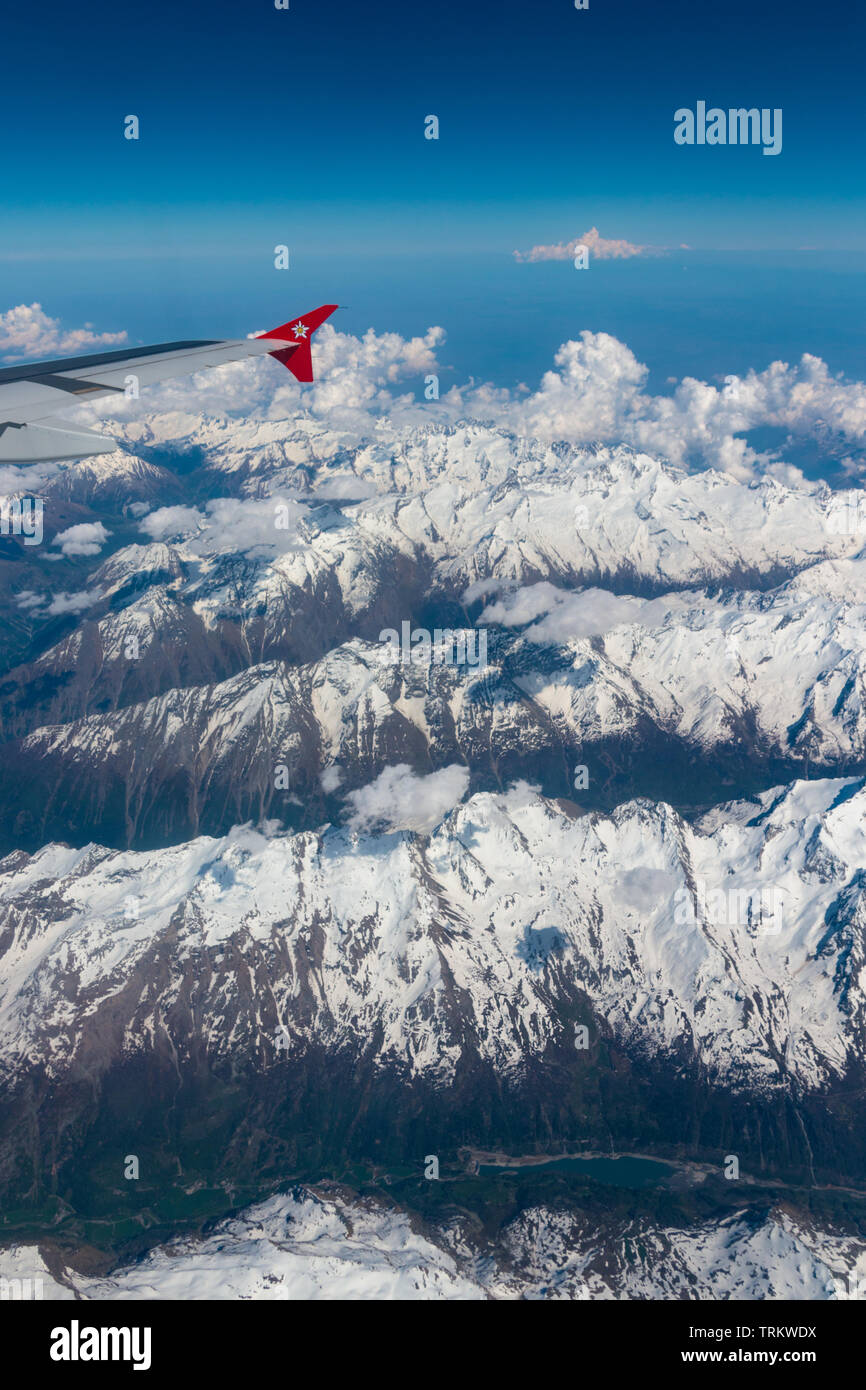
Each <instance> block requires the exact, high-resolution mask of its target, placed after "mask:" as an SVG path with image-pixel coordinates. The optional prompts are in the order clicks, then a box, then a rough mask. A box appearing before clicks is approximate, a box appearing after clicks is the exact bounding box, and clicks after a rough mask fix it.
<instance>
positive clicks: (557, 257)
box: [514, 227, 655, 262]
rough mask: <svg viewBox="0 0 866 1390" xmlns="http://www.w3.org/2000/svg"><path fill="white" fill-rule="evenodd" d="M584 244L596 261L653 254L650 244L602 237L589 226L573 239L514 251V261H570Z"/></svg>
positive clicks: (621, 259) (625, 259)
mask: <svg viewBox="0 0 866 1390" xmlns="http://www.w3.org/2000/svg"><path fill="white" fill-rule="evenodd" d="M581 246H585V247H586V249H587V250H588V251H589V253H590V256H591V257H592V258H593V259H594V260H596V261H627V260H631V258H632V257H633V256H649V255H652V254H654V250H655V248H653V247H651V246H637V245H635V243H634V242H632V241H618V240H616V239H613V240H611V239H609V238H608V237H603V236H601V234H600V233H599V230H598V228H597V227H590V229H589V231H588V232H584V234H583V236H576V237H575V238H574V240H573V241H560V242H555V243H554V244H553V245H551V246H533V248H532V250H531V251H515V252H514V259H515V260H516V261H530V262H531V261H572V260H574V257H575V256H576V255H577V252H578V249H579V248H580V247H581Z"/></svg>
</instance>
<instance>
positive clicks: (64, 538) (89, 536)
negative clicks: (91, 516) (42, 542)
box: [51, 521, 108, 555]
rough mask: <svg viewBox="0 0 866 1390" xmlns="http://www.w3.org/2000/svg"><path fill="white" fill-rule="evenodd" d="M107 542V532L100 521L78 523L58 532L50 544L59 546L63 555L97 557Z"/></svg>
mask: <svg viewBox="0 0 866 1390" xmlns="http://www.w3.org/2000/svg"><path fill="white" fill-rule="evenodd" d="M107 540H108V532H107V531H106V529H105V527H104V526H103V524H102V522H101V521H80V522H78V524H77V525H76V526H68V527H67V528H66V530H65V531H58V532H57V535H56V536H55V537H54V540H53V541H52V542H51V544H52V545H59V546H60V550H61V553H62V554H63V555H98V554H99V552H100V550H101V549H102V547H103V546H104V545H105V542H106V541H107Z"/></svg>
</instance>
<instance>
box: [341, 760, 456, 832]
mask: <svg viewBox="0 0 866 1390" xmlns="http://www.w3.org/2000/svg"><path fill="white" fill-rule="evenodd" d="M468 789H469V769H468V768H466V767H462V766H461V765H460V764H459V763H452V765H451V766H450V767H443V768H442V769H441V771H439V772H431V773H430V774H429V775H428V776H419V775H418V774H417V773H415V772H413V771H412V769H411V767H410V766H409V764H408V763H398V765H397V766H396V767H386V768H385V771H384V772H382V773H380V774H379V776H378V777H377V778H376V780H375V781H374V782H371V783H370V784H369V785H368V786H366V787H360V788H359V789H358V790H357V791H353V792H349V794H348V795H347V797H346V801H347V802H349V804H350V805H351V806H352V808H353V810H352V815H351V816H350V817H349V820H348V822H347V824H348V826H349V828H350V829H351V830H384V831H390V830H414V831H417V832H418V834H421V835H426V834H429V832H430V831H431V830H433V829H434V828H435V827H436V826H437V825H438V824H439V822H440V821H441V820H442V818H443V816H446V815H447V814H448V812H449V811H451V810H453V809H454V807H455V806H456V805H457V804H458V803H459V802H460V801H462V799H463V797H464V796H465V795H466V792H467V791H468Z"/></svg>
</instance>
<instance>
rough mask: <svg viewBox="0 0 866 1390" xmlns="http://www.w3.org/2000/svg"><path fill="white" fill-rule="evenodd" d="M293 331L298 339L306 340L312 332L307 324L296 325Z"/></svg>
mask: <svg viewBox="0 0 866 1390" xmlns="http://www.w3.org/2000/svg"><path fill="white" fill-rule="evenodd" d="M292 331H293V332H294V335H295V337H296V338H306V336H307V334H308V333H309V331H310V330H309V328H308V327H307V325H306V324H305V323H296V324H295V327H294V329H293V330H292Z"/></svg>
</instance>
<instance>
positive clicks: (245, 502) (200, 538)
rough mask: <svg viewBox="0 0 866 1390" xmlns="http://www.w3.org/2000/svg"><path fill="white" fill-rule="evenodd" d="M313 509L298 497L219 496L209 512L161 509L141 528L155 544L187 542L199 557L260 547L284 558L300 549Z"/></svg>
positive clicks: (140, 523) (188, 547)
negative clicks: (288, 552)
mask: <svg viewBox="0 0 866 1390" xmlns="http://www.w3.org/2000/svg"><path fill="white" fill-rule="evenodd" d="M308 511H309V509H308V507H306V506H305V505H304V504H303V503H301V502H298V501H296V499H295V498H292V497H290V498H283V497H247V498H238V497H215V498H213V499H212V500H211V501H210V502H208V503H207V504H206V506H205V508H204V510H200V509H199V508H198V507H184V506H176V507H160V508H159V509H158V510H157V511H154V512H150V513H149V514H148V515H147V516H145V517H142V518H141V520H140V522H139V529H140V530H141V531H143V532H144V533H145V535H147V536H149V537H150V539H151V540H153V541H181V540H182V541H185V542H186V548H187V549H188V550H190V551H192V552H193V553H194V554H197V555H214V554H220V553H223V552H225V551H236V550H243V551H250V550H255V549H257V548H264V549H265V550H267V551H269V552H270V553H271V554H274V555H279V554H283V553H284V552H285V551H287V550H293V549H296V548H297V546H298V544H299V542H300V540H301V539H302V538H303V536H304V534H305V519H306V517H307V515H308Z"/></svg>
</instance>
